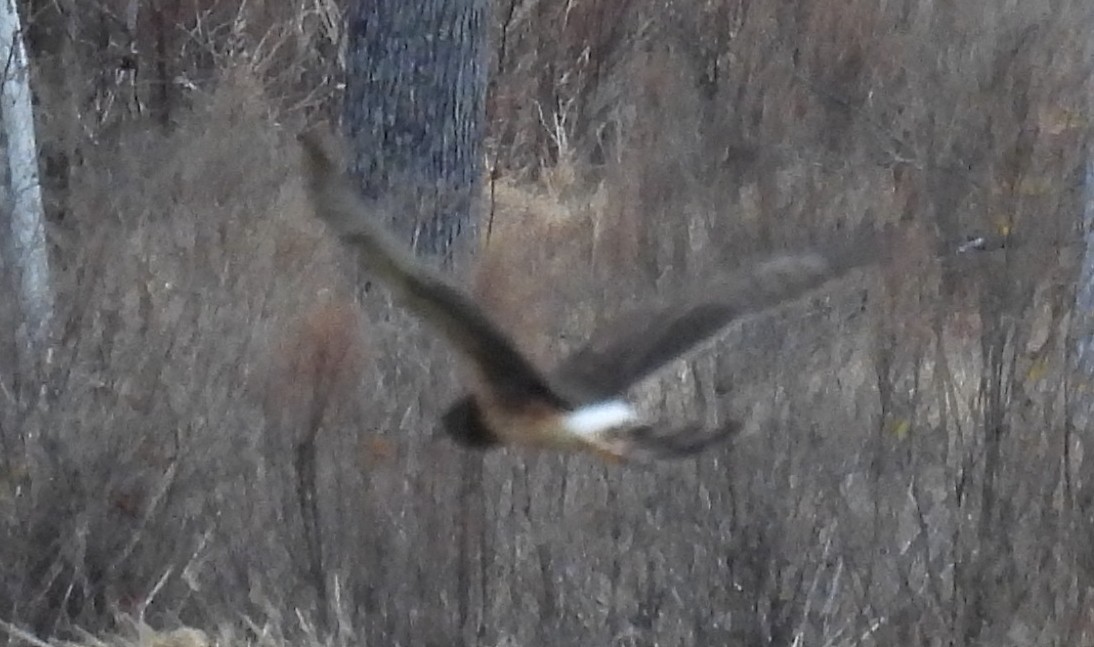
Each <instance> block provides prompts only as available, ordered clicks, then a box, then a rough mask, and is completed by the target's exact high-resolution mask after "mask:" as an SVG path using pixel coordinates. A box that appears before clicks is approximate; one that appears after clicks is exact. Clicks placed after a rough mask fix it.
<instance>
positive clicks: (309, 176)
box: [300, 131, 885, 461]
mask: <svg viewBox="0 0 1094 647" xmlns="http://www.w3.org/2000/svg"><path fill="white" fill-rule="evenodd" d="M300 142H301V145H302V148H303V153H304V154H303V162H304V164H303V166H304V180H305V185H306V188H307V191H308V195H309V197H310V200H311V202H312V205H313V207H314V209H315V213H316V215H317V216H318V217H319V218H320V219H322V220H323V221H325V222H326V224H327V225H328V227H329V228H330V229H331V230H332V231H333V232H334V233H335V234H336V235H337V236H338V237H339V239H340V240H341V242H342V243H343V244H344V245H346V246H348V247H349V248H352V249H355V250H356V251H357V252H359V253H360V254H361V256H362V260H364V261H365V262H366V263H367V264H368V266H369V268H370V269H371V271H372V272H373V273H374V274H375V275H377V277H378V278H379V279H380V280H382V281H383V282H385V283H386V284H387V286H388V287H389V288H390V289H391V290H392V291H393V293H394V294H395V296H396V297H397V298H398V299H399V300H400V301H401V303H402V305H403V306H404V307H406V308H408V309H409V310H410V311H411V312H413V313H414V314H415V315H417V316H418V317H420V318H421V319H423V320H425V321H426V322H428V323H429V324H430V325H431V326H432V327H433V328H434V330H435V331H436V332H438V333H440V334H441V335H443V337H444V338H446V339H447V341H448V342H449V343H451V344H452V345H453V346H454V347H455V348H456V349H457V350H458V351H460V353H461V354H462V355H463V356H464V358H465V359H466V360H467V361H469V363H470V365H471V367H472V368H473V369H474V370H473V378H472V387H471V389H470V392H469V393H468V394H466V395H465V396H463V397H461V398H460V399H458V400H457V401H456V402H455V403H454V404H452V405H451V406H450V407H449V408H448V409H447V410H446V411H445V413H444V414H443V416H442V419H441V428H442V430H443V431H444V432H445V433H447V435H448V436H450V437H451V438H452V439H453V440H455V441H456V442H457V443H459V444H460V445H463V446H465V447H468V448H474V449H481V450H486V449H490V448H495V447H499V446H503V445H515V446H526V447H538V448H541V449H555V450H576V451H590V452H592V453H595V454H597V455H600V456H602V457H605V458H611V459H618V460H640V461H645V460H649V459H663V458H676V457H684V456H690V455H693V454H696V453H698V452H700V451H702V450H704V449H706V448H708V447H710V446H711V445H713V444H715V443H718V442H719V441H722V440H724V439H726V438H728V437H730V436H732V435H733V434H734V433H735V432H736V431H738V430H739V428H740V424H739V423H738V422H736V421H730V422H728V423H725V424H722V425H719V426H717V427H706V426H704V425H702V424H700V423H694V422H692V423H687V422H685V423H682V424H676V425H668V424H665V423H664V422H661V421H656V420H648V419H645V418H644V417H643V416H641V415H640V414H639V413H638V411H637V410H636V408H635V407H634V406H632V405H631V404H630V403H628V402H627V401H626V400H625V399H624V393H625V391H626V390H627V389H628V388H630V387H631V386H632V385H634V384H635V383H637V382H638V381H640V380H642V379H643V378H645V377H647V376H648V375H650V374H651V373H653V372H654V371H656V370H657V369H659V368H661V367H662V366H663V365H665V364H667V363H668V362H670V361H672V360H673V359H675V358H677V357H680V356H682V355H684V354H686V353H688V352H689V351H692V350H694V349H695V348H696V347H697V346H698V345H699V344H701V343H702V342H704V341H705V340H707V339H709V338H711V337H713V336H714V335H715V334H716V333H717V332H718V331H720V330H722V329H723V328H725V327H726V326H727V325H729V324H730V323H732V322H733V321H734V320H737V319H739V318H741V317H743V316H745V315H750V314H754V313H758V312H761V311H764V310H768V309H771V308H773V307H776V306H779V305H781V304H783V303H786V302H789V301H793V300H795V299H797V298H800V297H802V296H804V295H806V294H807V293H809V292H811V291H813V290H815V289H817V288H820V287H822V286H823V285H824V284H826V283H827V282H829V281H830V280H832V279H834V278H837V277H839V276H841V275H844V274H846V273H847V272H849V271H850V270H852V269H854V268H857V267H860V266H863V265H866V264H869V263H872V262H875V261H876V260H877V259H879V258H880V256H882V255H883V253H884V247H885V245H884V244H883V241H884V238H883V237H880V236H878V235H877V233H878V232H874V231H866V230H863V231H862V232H859V233H857V234H856V235H854V236H852V240H850V241H849V242H846V243H843V244H839V245H832V246H829V247H828V248H827V249H819V250H815V251H810V252H805V253H800V254H791V255H781V256H775V257H772V258H770V259H768V260H766V261H763V262H761V263H759V264H757V265H755V266H753V267H751V268H749V269H748V270H746V271H743V272H739V273H737V274H733V275H730V276H727V277H725V278H724V279H722V280H721V281H719V282H717V283H715V284H713V285H709V286H705V289H704V290H703V292H702V293H701V296H700V297H697V298H695V299H690V300H684V301H682V302H678V303H671V304H668V305H665V306H661V307H654V308H650V309H649V311H648V312H646V313H636V314H634V315H631V316H629V317H626V318H624V319H622V320H620V321H617V322H613V323H612V324H611V325H609V326H607V327H606V328H604V329H603V330H602V331H600V332H599V333H597V334H595V335H594V336H593V337H592V339H591V340H590V341H589V342H588V343H587V344H586V345H585V346H584V347H582V348H580V349H579V350H577V351H576V352H575V353H573V354H572V355H570V356H569V357H567V358H565V359H563V360H562V361H561V362H560V363H559V364H558V365H557V366H555V367H554V368H553V369H551V370H546V371H545V370H541V369H540V368H539V367H537V366H535V365H534V364H533V362H532V361H531V360H530V359H529V358H528V357H527V356H526V355H524V354H523V353H522V352H521V351H520V349H519V348H518V347H517V344H516V343H515V342H514V340H513V338H511V337H510V336H509V334H507V333H506V332H505V331H504V330H502V329H501V328H500V327H499V326H498V325H497V324H495V323H494V322H493V321H492V320H491V319H490V317H489V316H488V314H487V313H486V312H485V311H484V310H483V309H482V308H481V307H480V306H479V305H478V304H476V303H475V301H474V299H473V298H472V297H471V295H470V294H468V293H467V292H466V291H464V290H462V289H460V288H458V287H457V286H455V285H453V284H452V283H450V282H449V281H448V280H447V279H446V278H444V277H443V276H441V275H440V274H438V273H436V272H434V271H433V270H431V269H430V268H428V267H426V266H425V265H423V264H421V263H420V262H418V261H416V260H415V259H414V258H413V257H412V255H411V253H410V252H409V250H407V249H406V248H405V247H404V246H402V245H400V244H398V243H397V242H396V241H395V240H394V239H393V238H392V237H391V235H390V234H389V233H388V232H387V231H385V230H384V229H383V228H382V227H381V226H380V224H379V223H378V222H377V221H376V220H375V219H374V218H373V217H372V214H371V213H370V211H371V209H370V208H369V207H368V206H367V205H366V204H365V202H364V201H363V200H362V198H361V197H360V196H359V194H358V192H357V190H356V189H355V187H354V186H353V183H352V182H351V181H350V180H349V179H348V178H347V177H346V175H345V174H344V172H343V170H342V167H341V164H340V163H339V162H337V161H336V159H337V157H338V156H337V155H336V154H335V153H333V152H332V149H333V146H332V144H331V142H330V141H329V139H328V138H327V137H325V136H321V135H319V134H318V133H317V132H315V131H313V132H308V133H304V134H302V135H301V136H300Z"/></svg>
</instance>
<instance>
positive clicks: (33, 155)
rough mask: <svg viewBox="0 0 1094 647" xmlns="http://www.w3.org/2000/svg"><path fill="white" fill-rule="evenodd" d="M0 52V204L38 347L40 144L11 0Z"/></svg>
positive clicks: (44, 274)
mask: <svg viewBox="0 0 1094 647" xmlns="http://www.w3.org/2000/svg"><path fill="white" fill-rule="evenodd" d="M0 53H2V54H3V56H4V77H3V87H2V89H0V120H2V131H3V138H4V145H5V146H4V147H5V151H6V155H5V156H4V162H5V163H6V166H7V171H8V173H7V174H6V177H7V178H10V182H9V183H8V184H7V185H6V186H4V189H6V191H5V192H6V193H7V195H6V196H4V204H3V207H4V208H5V209H6V210H7V211H8V213H10V214H11V239H12V245H11V250H12V254H13V256H14V258H13V259H12V266H13V267H14V268H15V269H16V270H17V275H18V277H19V291H20V297H21V302H22V309H23V321H24V325H25V330H26V335H25V342H26V343H28V344H30V345H31V346H32V347H36V346H38V345H39V344H41V343H42V342H44V340H45V338H46V333H47V331H48V327H49V321H50V318H51V316H52V314H53V293H52V289H51V286H50V278H49V257H48V253H47V249H46V237H45V226H44V222H43V221H44V215H43V211H42V191H41V187H40V185H39V183H38V146H37V144H36V142H35V135H34V111H33V107H32V106H31V95H30V79H29V69H28V66H27V53H26V48H25V47H24V45H23V37H22V33H21V27H20V22H19V13H18V10H17V9H16V7H15V3H14V0H0Z"/></svg>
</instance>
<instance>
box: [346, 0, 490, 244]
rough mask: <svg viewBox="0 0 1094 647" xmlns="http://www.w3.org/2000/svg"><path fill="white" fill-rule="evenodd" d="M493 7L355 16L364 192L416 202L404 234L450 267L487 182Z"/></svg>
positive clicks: (356, 113) (351, 119) (378, 2)
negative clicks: (483, 172)
mask: <svg viewBox="0 0 1094 647" xmlns="http://www.w3.org/2000/svg"><path fill="white" fill-rule="evenodd" d="M489 11H490V3H489V1H488V0H421V1H419V2H406V0H358V1H357V2H355V3H353V5H352V7H351V9H350V12H349V29H348V37H349V46H348V52H347V78H346V104H345V124H346V131H347V134H348V136H349V140H350V141H351V143H352V144H351V145H352V147H353V154H352V156H353V166H354V171H355V173H356V174H357V177H358V178H359V179H360V181H361V185H362V189H363V191H364V193H365V194H366V195H368V196H370V197H373V198H379V197H381V196H386V195H388V194H390V193H391V192H392V191H393V190H394V191H395V193H396V194H397V195H396V197H397V198H409V202H400V203H399V204H400V205H403V204H408V205H410V209H409V210H408V211H406V212H405V213H400V214H399V215H397V216H396V222H395V223H394V224H395V226H396V228H397V229H398V230H399V231H401V232H402V233H403V234H404V235H405V236H407V237H409V239H410V241H411V242H412V244H413V246H414V247H415V249H416V250H418V251H420V252H423V253H427V254H432V255H436V256H439V257H441V258H442V259H444V260H450V259H451V255H452V253H453V247H452V245H453V243H454V242H455V241H456V240H457V239H458V238H459V237H461V236H464V237H468V238H470V237H471V234H473V232H474V228H475V223H476V217H475V210H476V202H477V200H476V194H477V192H478V188H479V183H480V177H479V176H480V158H481V154H480V151H481V137H482V129H483V121H484V105H485V96H486V82H487V61H486V53H487V50H486V46H487V40H488V36H489Z"/></svg>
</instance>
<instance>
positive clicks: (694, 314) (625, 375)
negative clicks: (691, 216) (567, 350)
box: [551, 229, 891, 400]
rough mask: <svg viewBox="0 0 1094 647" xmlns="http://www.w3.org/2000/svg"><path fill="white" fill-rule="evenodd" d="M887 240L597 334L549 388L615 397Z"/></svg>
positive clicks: (749, 277)
mask: <svg viewBox="0 0 1094 647" xmlns="http://www.w3.org/2000/svg"><path fill="white" fill-rule="evenodd" d="M890 239H891V233H889V232H885V231H874V230H866V229H863V230H860V231H858V232H855V233H854V234H853V235H852V236H851V237H850V240H847V241H843V242H840V243H838V244H832V245H828V246H827V247H825V248H820V249H816V250H813V251H809V252H805V253H800V254H794V255H782V256H776V257H773V258H771V259H768V260H766V261H763V262H761V263H758V264H756V265H754V266H752V267H751V268H748V269H745V270H742V271H740V272H737V273H735V274H733V275H731V276H728V277H725V278H724V279H722V280H721V281H718V282H715V283H713V284H711V285H708V286H706V287H705V288H704V289H703V292H702V294H701V295H699V296H697V297H694V298H690V299H683V300H681V301H678V302H676V303H669V304H666V305H662V306H661V307H656V308H651V309H648V310H647V311H645V312H638V313H634V314H631V315H629V316H626V317H623V318H622V319H620V320H618V321H614V322H611V323H610V324H609V325H607V326H605V327H603V328H602V329H600V330H598V331H597V332H596V333H595V334H594V335H593V337H592V339H591V340H590V341H589V343H588V344H586V345H585V346H584V347H583V348H581V349H579V350H577V351H576V352H574V353H573V354H572V355H570V356H569V357H567V358H566V359H564V360H563V361H562V362H560V363H559V364H558V366H557V367H556V368H555V369H554V371H553V372H552V373H551V379H552V383H554V384H556V385H557V386H558V387H560V388H563V389H564V390H565V391H566V392H572V393H573V394H574V395H575V396H578V395H580V396H581V397H582V398H588V399H589V400H596V399H602V398H608V397H613V396H616V395H619V394H621V393H622V392H623V391H625V390H626V389H627V388H629V387H630V386H631V385H632V384H634V383H635V382H637V381H639V380H641V379H642V378H644V377H646V376H647V375H649V374H650V373H652V372H653V371H655V370H657V369H658V368H660V367H661V366H663V365H664V364H666V363H667V362H669V361H671V360H673V359H675V358H677V357H679V356H680V355H682V354H684V353H687V352H688V351H690V350H692V349H693V348H694V347H696V346H697V345H699V344H700V343H702V342H703V341H704V340H706V339H708V338H710V337H711V336H713V335H714V334H715V333H717V332H718V331H719V330H721V329H722V328H724V327H725V326H727V325H729V324H730V323H732V322H733V321H734V320H736V319H739V318H741V317H744V316H747V315H750V314H754V313H759V312H762V311H764V310H768V309H771V308H774V307H776V306H779V305H781V304H783V303H787V302H790V301H793V300H795V299H797V298H799V297H802V296H804V295H805V294H807V293H809V292H810V291H812V290H814V289H816V288H819V287H821V286H822V285H824V284H825V283H827V282H828V281H830V280H832V279H834V278H837V277H839V276H841V275H843V274H845V273H847V272H848V271H849V270H852V269H854V268H856V267H860V266H863V265H867V264H870V263H873V262H876V261H878V260H881V259H882V258H883V257H886V256H888V255H889V253H890V251H891V250H890V249H889V248H890V245H891V243H890V242H889V241H890Z"/></svg>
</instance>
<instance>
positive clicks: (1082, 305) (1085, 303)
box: [1071, 157, 1094, 429]
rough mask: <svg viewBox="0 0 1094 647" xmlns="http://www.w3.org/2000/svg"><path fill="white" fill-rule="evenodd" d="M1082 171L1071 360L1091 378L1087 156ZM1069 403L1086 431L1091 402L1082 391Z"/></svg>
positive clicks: (1093, 282) (1093, 162)
mask: <svg viewBox="0 0 1094 647" xmlns="http://www.w3.org/2000/svg"><path fill="white" fill-rule="evenodd" d="M1084 166H1085V168H1084V169H1083V194H1082V221H1083V251H1082V259H1081V261H1080V268H1079V284H1078V286H1076V290H1075V321H1076V322H1077V330H1076V332H1075V335H1076V344H1077V347H1076V349H1075V361H1076V365H1077V368H1078V369H1079V373H1080V378H1082V377H1083V376H1090V375H1094V159H1090V158H1089V157H1088V158H1087V160H1086V163H1085V165H1084ZM1073 397H1074V401H1073V402H1072V403H1071V416H1072V421H1073V423H1074V424H1075V425H1076V427H1078V428H1079V429H1086V428H1087V427H1088V424H1089V422H1090V419H1091V414H1092V413H1094V411H1092V409H1094V402H1091V398H1090V397H1089V395H1088V394H1086V392H1085V391H1084V390H1081V389H1076V390H1075V391H1074V395H1073Z"/></svg>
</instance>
